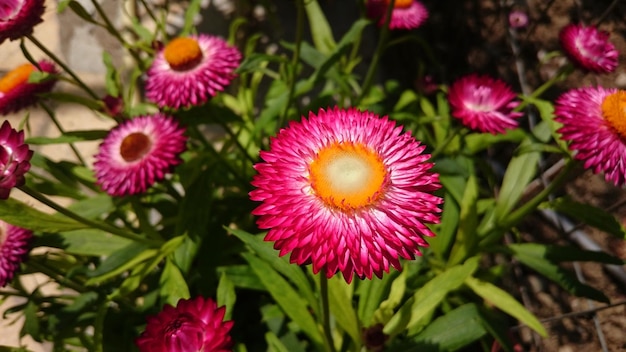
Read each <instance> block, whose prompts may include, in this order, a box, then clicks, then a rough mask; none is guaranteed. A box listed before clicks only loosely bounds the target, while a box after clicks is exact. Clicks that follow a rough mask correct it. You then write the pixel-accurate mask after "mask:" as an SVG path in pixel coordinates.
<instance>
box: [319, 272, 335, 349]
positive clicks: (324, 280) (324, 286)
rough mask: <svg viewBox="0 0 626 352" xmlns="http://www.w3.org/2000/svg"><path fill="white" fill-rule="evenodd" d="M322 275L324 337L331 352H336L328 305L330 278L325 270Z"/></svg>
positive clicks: (321, 297)
mask: <svg viewBox="0 0 626 352" xmlns="http://www.w3.org/2000/svg"><path fill="white" fill-rule="evenodd" d="M319 276H320V299H321V301H322V326H323V328H324V338H325V340H326V341H325V342H326V345H327V348H328V351H329V352H335V344H334V342H333V334H332V332H331V330H330V308H329V305H328V278H327V277H326V274H325V273H324V272H321V273H320V274H319Z"/></svg>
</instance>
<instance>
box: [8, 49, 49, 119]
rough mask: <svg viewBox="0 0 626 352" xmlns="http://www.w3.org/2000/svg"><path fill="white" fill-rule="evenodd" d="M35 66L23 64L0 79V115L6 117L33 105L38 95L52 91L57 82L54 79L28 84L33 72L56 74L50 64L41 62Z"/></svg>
mask: <svg viewBox="0 0 626 352" xmlns="http://www.w3.org/2000/svg"><path fill="white" fill-rule="evenodd" d="M37 64H38V65H39V68H37V67H35V66H34V65H33V64H31V63H27V64H23V65H21V66H18V67H16V68H15V69H13V70H12V71H9V73H7V74H6V75H4V77H2V78H0V115H8V114H10V113H13V112H17V111H19V110H21V109H24V108H26V107H29V106H31V105H34V104H35V103H36V102H37V100H38V99H39V96H38V95H39V94H42V93H47V92H49V91H50V90H52V88H53V87H54V84H55V83H56V81H57V80H56V78H55V77H49V78H48V79H46V80H44V81H42V82H39V83H29V82H28V78H29V77H30V74H31V73H32V72H34V71H38V70H39V71H41V72H46V73H51V74H54V73H56V72H57V71H56V68H55V67H54V64H53V63H51V62H48V61H45V60H42V61H39V62H38V63H37Z"/></svg>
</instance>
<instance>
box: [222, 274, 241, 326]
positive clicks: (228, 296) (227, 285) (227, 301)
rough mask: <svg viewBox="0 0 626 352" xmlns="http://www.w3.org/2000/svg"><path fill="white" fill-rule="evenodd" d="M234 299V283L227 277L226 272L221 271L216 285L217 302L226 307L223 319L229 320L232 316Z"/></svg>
mask: <svg viewBox="0 0 626 352" xmlns="http://www.w3.org/2000/svg"><path fill="white" fill-rule="evenodd" d="M236 301H237V294H236V293H235V285H234V284H233V282H232V281H231V280H230V279H229V278H228V275H226V273H222V275H221V276H220V282H219V283H218V285H217V304H219V305H220V306H225V307H226V313H225V314H224V320H230V318H231V317H232V315H233V308H234V307H235V302H236Z"/></svg>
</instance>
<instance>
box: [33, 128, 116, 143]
mask: <svg viewBox="0 0 626 352" xmlns="http://www.w3.org/2000/svg"><path fill="white" fill-rule="evenodd" d="M108 133H109V132H108V131H101V130H92V131H71V132H65V133H64V134H63V135H62V136H60V137H30V138H27V139H26V141H25V143H28V144H34V145H48V144H67V143H76V142H83V141H96V140H101V139H103V138H104V137H106V135H107V134H108Z"/></svg>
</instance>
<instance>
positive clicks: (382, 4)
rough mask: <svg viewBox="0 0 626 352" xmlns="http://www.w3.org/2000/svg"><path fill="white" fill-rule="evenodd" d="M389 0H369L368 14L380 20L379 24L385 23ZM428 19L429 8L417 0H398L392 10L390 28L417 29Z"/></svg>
mask: <svg viewBox="0 0 626 352" xmlns="http://www.w3.org/2000/svg"><path fill="white" fill-rule="evenodd" d="M390 3H391V2H390V1H389V0H368V1H367V16H368V17H369V18H372V19H375V20H378V26H382V25H384V24H385V14H386V12H387V7H388V6H389V4H390ZM426 19H428V10H427V9H426V7H425V6H424V5H423V4H422V3H421V2H419V1H417V0H396V2H395V3H394V6H393V10H392V11H391V20H390V21H389V29H415V28H417V27H419V26H421V25H422V24H423V23H424V22H425V21H426Z"/></svg>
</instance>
